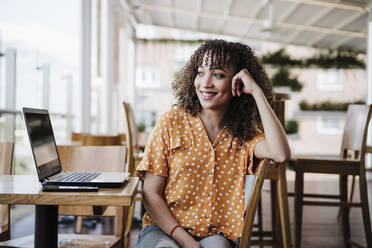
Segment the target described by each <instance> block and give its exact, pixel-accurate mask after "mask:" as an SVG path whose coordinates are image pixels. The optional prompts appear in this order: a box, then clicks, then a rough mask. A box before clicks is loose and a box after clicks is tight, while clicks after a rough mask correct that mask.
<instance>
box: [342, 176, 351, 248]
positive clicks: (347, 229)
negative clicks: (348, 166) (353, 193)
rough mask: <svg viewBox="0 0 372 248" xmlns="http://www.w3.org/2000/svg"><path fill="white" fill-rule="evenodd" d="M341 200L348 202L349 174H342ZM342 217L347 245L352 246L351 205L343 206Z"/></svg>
mask: <svg viewBox="0 0 372 248" xmlns="http://www.w3.org/2000/svg"><path fill="white" fill-rule="evenodd" d="M340 200H341V202H345V203H346V202H347V176H345V175H340ZM341 218H342V231H343V234H344V244H345V247H348V248H350V247H351V244H350V243H349V239H350V220H349V207H346V206H344V207H342V206H341Z"/></svg>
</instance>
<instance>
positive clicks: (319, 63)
mask: <svg viewBox="0 0 372 248" xmlns="http://www.w3.org/2000/svg"><path fill="white" fill-rule="evenodd" d="M358 56H359V54H358V53H356V52H352V51H339V50H323V51H322V53H320V54H318V55H315V56H313V57H311V58H307V59H303V60H298V59H292V58H291V57H290V56H289V55H288V54H287V53H286V52H285V50H284V49H283V48H281V49H279V50H278V51H276V52H273V53H267V54H265V55H263V56H262V58H261V60H262V62H263V63H265V64H270V65H272V66H275V67H284V66H286V67H288V66H290V67H300V68H310V67H317V68H323V69H330V68H337V69H365V67H366V64H365V62H364V61H363V60H362V59H360V58H359V57H358Z"/></svg>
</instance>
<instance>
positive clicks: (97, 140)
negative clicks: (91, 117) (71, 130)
mask: <svg viewBox="0 0 372 248" xmlns="http://www.w3.org/2000/svg"><path fill="white" fill-rule="evenodd" d="M82 145H83V146H118V145H121V137H120V136H119V135H93V134H86V135H83V137H82Z"/></svg>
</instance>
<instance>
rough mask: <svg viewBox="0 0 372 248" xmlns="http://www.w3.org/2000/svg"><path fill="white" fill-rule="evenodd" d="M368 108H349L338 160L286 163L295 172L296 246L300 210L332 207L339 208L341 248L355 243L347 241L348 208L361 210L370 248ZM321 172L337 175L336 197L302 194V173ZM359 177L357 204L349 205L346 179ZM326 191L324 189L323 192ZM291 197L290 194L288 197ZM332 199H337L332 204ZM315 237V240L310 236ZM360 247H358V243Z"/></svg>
mask: <svg viewBox="0 0 372 248" xmlns="http://www.w3.org/2000/svg"><path fill="white" fill-rule="evenodd" d="M371 106H372V105H349V108H348V110H347V114H346V122H345V128H344V134H343V138H342V146H341V150H340V157H339V158H338V159H334V158H315V157H304V158H302V157H301V158H293V159H291V161H290V165H291V167H292V169H293V170H294V171H295V172H296V181H295V194H294V196H295V242H296V247H300V246H301V233H302V231H301V230H302V208H303V206H305V205H306V206H330V207H332V206H335V207H341V218H342V226H343V235H344V243H345V247H351V244H356V242H355V241H352V240H351V239H350V238H351V237H350V225H349V224H350V223H349V208H350V207H360V208H362V216H363V224H364V232H365V236H366V241H367V247H372V234H371V221H370V213H369V207H368V194H367V181H366V169H365V154H366V138H367V130H368V123H369V121H370V118H371ZM305 173H322V174H336V175H337V174H338V175H339V176H340V179H339V188H340V194H339V195H330V194H304V174H305ZM349 175H351V176H359V188H360V199H361V201H360V202H358V203H354V202H349V201H348V196H347V183H348V176H349ZM324 191H326V189H324ZM291 195H293V194H291ZM304 198H319V199H332V200H333V201H324V200H321V201H320V200H317V201H310V200H305V199H304ZM335 200H338V201H337V202H335ZM314 238H316V237H314ZM359 246H360V244H359Z"/></svg>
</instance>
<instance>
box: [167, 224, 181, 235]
mask: <svg viewBox="0 0 372 248" xmlns="http://www.w3.org/2000/svg"><path fill="white" fill-rule="evenodd" d="M179 227H181V225H180V224H178V225H175V226H174V227H173V229H172V231H170V233H169V236H170V237H171V238H172V235H173V232H174V231H175V230H176V229H177V228H179Z"/></svg>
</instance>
